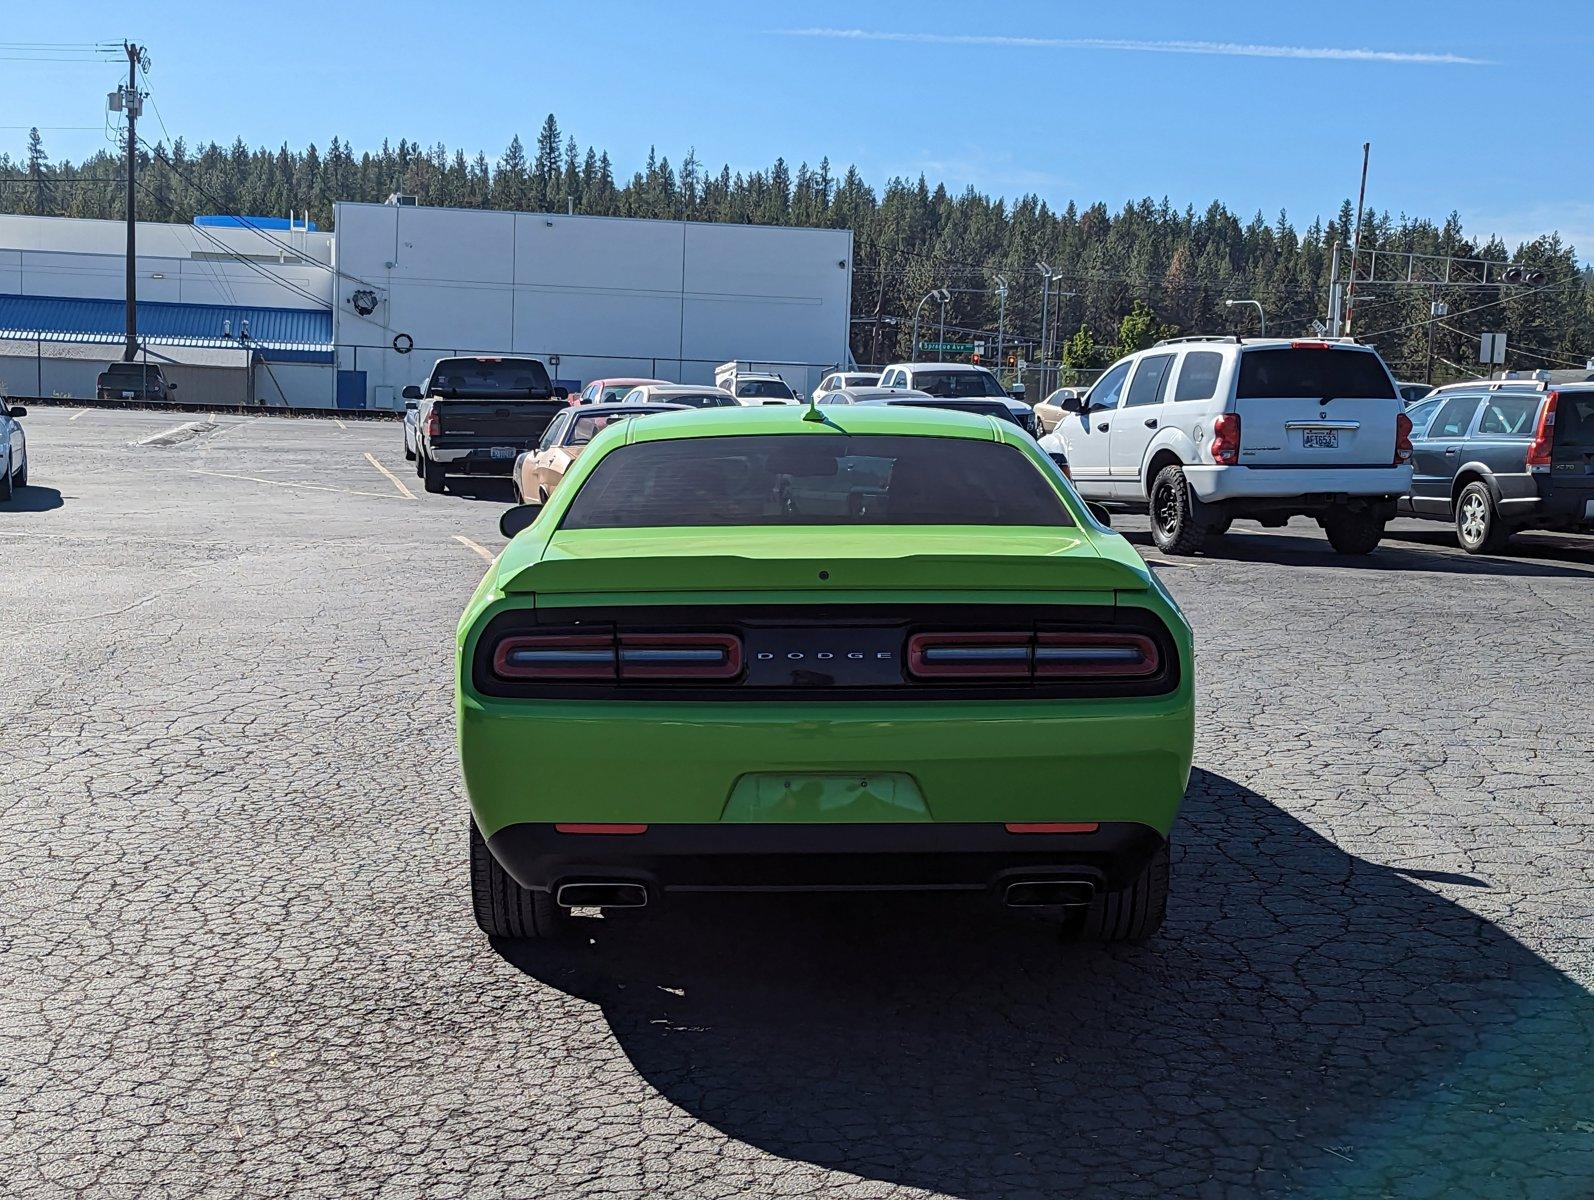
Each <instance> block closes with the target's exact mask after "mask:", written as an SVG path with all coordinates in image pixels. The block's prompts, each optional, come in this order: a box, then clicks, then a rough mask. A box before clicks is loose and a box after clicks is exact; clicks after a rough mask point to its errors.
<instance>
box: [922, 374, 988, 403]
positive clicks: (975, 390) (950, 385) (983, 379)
mask: <svg viewBox="0 0 1594 1200" xmlns="http://www.w3.org/2000/svg"><path fill="white" fill-rule="evenodd" d="M913 386H914V387H915V388H917V389H918V390H919V391H921V392H928V393H929V394H930V395H932V396H943V397H957V396H1005V395H1006V394H1007V393H1006V392H1004V391H1002V385H1001V384H999V383H997V382H996V377H995V376H994V375H990V374H988V373H986V372H985V371H915V372H914V373H913Z"/></svg>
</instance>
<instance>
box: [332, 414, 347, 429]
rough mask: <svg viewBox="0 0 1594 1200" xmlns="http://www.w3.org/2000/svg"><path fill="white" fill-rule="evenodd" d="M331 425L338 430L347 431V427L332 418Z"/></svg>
mask: <svg viewBox="0 0 1594 1200" xmlns="http://www.w3.org/2000/svg"><path fill="white" fill-rule="evenodd" d="M332 423H333V424H334V425H336V426H337V427H338V428H339V429H347V428H348V426H347V425H345V424H344V423H343V422H342V421H340V420H338V419H337V418H336V417H333V418H332Z"/></svg>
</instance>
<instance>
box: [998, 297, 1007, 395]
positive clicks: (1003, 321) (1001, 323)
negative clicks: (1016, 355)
mask: <svg viewBox="0 0 1594 1200" xmlns="http://www.w3.org/2000/svg"><path fill="white" fill-rule="evenodd" d="M996 298H997V300H998V301H999V303H1000V305H1001V307H1000V308H999V309H998V310H997V317H996V369H997V370H998V371H1000V370H1001V369H1002V364H1003V363H1004V362H1006V361H1007V360H1006V359H1005V358H1003V357H1002V347H1003V344H1004V343H1005V342H1006V341H1007V280H1006V278H1004V277H1003V276H1001V275H998V276H997V277H996Z"/></svg>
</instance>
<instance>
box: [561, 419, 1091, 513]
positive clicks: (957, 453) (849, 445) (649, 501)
mask: <svg viewBox="0 0 1594 1200" xmlns="http://www.w3.org/2000/svg"><path fill="white" fill-rule="evenodd" d="M1072 524H1073V521H1072V520H1071V519H1070V518H1069V516H1068V510H1067V509H1066V508H1064V507H1063V503H1062V500H1061V499H1060V498H1059V497H1058V494H1057V491H1056V489H1055V488H1054V487H1053V486H1052V484H1051V481H1050V480H1049V479H1048V478H1047V477H1046V476H1045V475H1043V474H1042V473H1041V471H1040V469H1039V468H1038V467H1036V466H1035V464H1034V463H1032V462H1031V461H1030V460H1029V459H1028V458H1027V457H1026V456H1025V455H1024V454H1023V452H1022V451H1020V450H1019V449H1017V448H1016V447H1014V446H1008V445H1005V444H1003V443H1001V442H983V441H975V440H973V439H971V438H938V437H902V436H895V435H883V434H860V435H857V436H850V437H849V436H846V435H843V434H829V433H816V434H802V435H798V434H766V435H760V436H751V437H710V438H683V439H680V440H676V441H664V442H637V443H633V444H632V445H629V446H621V447H619V448H617V449H615V450H612V451H610V452H609V454H607V455H606V456H605V457H604V459H603V461H601V462H600V463H598V465H597V467H596V468H595V469H594V470H593V472H592V474H591V475H589V476H588V477H587V480H586V482H585V483H584V484H583V485H582V487H581V490H580V491H579V492H577V493H576V496H575V499H574V500H572V501H571V504H570V508H569V510H568V511H567V512H566V513H565V516H564V520H563V522H562V523H561V525H560V528H562V529H623V528H635V527H641V528H660V527H666V526H701V525H720V526H749V525H753V526H757V525H769V526H787V525H1049V526H1069V525H1072Z"/></svg>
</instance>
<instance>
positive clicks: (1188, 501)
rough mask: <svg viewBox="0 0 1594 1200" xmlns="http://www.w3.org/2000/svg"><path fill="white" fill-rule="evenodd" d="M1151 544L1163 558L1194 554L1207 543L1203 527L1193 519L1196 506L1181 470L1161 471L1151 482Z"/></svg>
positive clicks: (1169, 469)
mask: <svg viewBox="0 0 1594 1200" xmlns="http://www.w3.org/2000/svg"><path fill="white" fill-rule="evenodd" d="M1149 499H1150V501H1151V540H1152V541H1154V542H1156V544H1157V549H1158V550H1161V551H1162V552H1163V553H1164V554H1194V553H1195V552H1196V551H1197V550H1199V549H1201V544H1202V543H1203V542H1204V541H1206V534H1207V531H1206V526H1204V525H1202V524H1201V523H1200V522H1199V521H1198V520H1196V516H1195V504H1194V502H1193V497H1192V496H1191V495H1190V485H1189V483H1188V482H1187V481H1186V480H1185V477H1184V468H1183V467H1163V468H1162V470H1160V471H1158V472H1157V477H1156V478H1155V479H1153V480H1152V481H1151V495H1150V497H1149Z"/></svg>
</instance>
